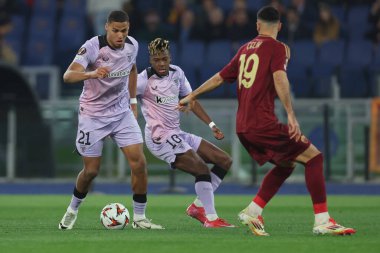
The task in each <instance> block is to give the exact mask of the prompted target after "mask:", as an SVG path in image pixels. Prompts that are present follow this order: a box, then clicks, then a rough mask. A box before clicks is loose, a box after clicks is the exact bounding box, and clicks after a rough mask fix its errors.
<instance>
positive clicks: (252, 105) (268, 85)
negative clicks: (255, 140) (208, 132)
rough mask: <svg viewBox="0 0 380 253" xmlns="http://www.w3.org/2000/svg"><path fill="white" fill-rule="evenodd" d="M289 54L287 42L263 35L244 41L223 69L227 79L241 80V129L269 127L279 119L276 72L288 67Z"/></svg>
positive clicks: (239, 86)
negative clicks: (276, 109) (277, 112)
mask: <svg viewBox="0 0 380 253" xmlns="http://www.w3.org/2000/svg"><path fill="white" fill-rule="evenodd" d="M289 58H290V50H289V47H288V46H287V45H285V44H284V43H282V42H280V41H278V40H275V39H273V38H272V37H269V36H262V35H259V36H257V37H256V38H254V39H253V40H252V41H250V42H248V43H247V44H245V45H243V46H242V47H241V48H240V49H239V51H238V52H237V53H236V55H235V56H234V58H233V59H232V60H231V61H230V62H229V63H228V64H227V65H226V66H225V67H224V68H223V69H222V70H221V71H220V72H219V74H220V76H221V77H222V78H223V79H224V80H225V81H228V82H234V81H235V80H237V83H238V88H237V89H238V101H239V107H238V112H237V116H236V132H237V133H247V132H249V131H252V130H265V128H267V127H270V126H271V125H273V124H274V123H277V121H278V120H277V117H276V116H275V113H274V99H275V97H276V96H277V93H276V90H275V87H274V81H273V73H274V72H276V71H278V70H283V71H286V65H287V62H288V60H289Z"/></svg>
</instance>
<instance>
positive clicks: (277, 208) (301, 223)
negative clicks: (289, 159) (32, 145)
mask: <svg viewBox="0 0 380 253" xmlns="http://www.w3.org/2000/svg"><path fill="white" fill-rule="evenodd" d="M192 200H193V197H192V196H190V195H149V199H148V203H149V204H148V209H147V216H148V217H149V218H151V219H153V221H154V222H156V223H160V224H162V225H164V226H165V227H166V230H161V231H158V230H133V229H132V227H131V226H130V225H128V226H127V227H126V228H125V229H124V230H119V231H111V230H105V229H104V228H103V227H102V226H101V224H100V222H99V214H100V211H101V209H102V207H103V206H104V205H106V204H107V203H109V202H121V203H124V204H125V205H126V206H127V208H128V209H129V210H130V212H131V211H132V207H131V202H132V200H131V196H123V195H89V196H88V198H87V199H86V201H85V202H84V204H83V205H82V207H81V209H80V212H79V216H78V219H77V222H76V224H75V226H74V229H73V230H70V231H60V230H58V223H59V221H60V219H61V217H62V215H63V213H64V211H65V209H66V206H67V204H68V202H69V201H70V196H69V195H67V196H63V195H0V203H1V204H0V206H1V208H0V251H1V252H2V253H15V252H29V253H33V252H36V253H37V252H38V253H44V252H49V253H50V252H52V253H53V252H57V253H59V252H62V253H63V252H64V253H73V252H80V253H87V252H91V253H101V252H131V253H139V252H144V253H150V252H153V253H168V252H176V253H186V252H189V253H194V252H205V253H214V252H215V253H216V252H218V253H221V252H228V253H230V252H231V253H234V252H239V253H243V252H250V253H261V252H276V253H277V252H280V253H287V252H289V253H293V252H308V253H310V252H318V253H321V252H333V253H334V252H345V253H349V252H355V253H358V252H359V253H370V252H376V253H378V252H380V233H379V231H380V197H379V196H330V197H329V207H330V213H331V215H332V216H333V217H334V218H335V219H336V220H337V221H338V222H341V223H342V224H344V225H346V226H352V227H354V228H356V229H357V233H356V234H355V235H353V236H315V235H313V234H312V233H311V230H312V225H313V213H312V208H311V201H310V199H309V196H284V195H280V196H276V197H275V198H274V199H273V200H272V202H271V203H270V204H269V205H268V206H267V208H266V210H265V212H264V218H265V221H266V223H265V226H266V230H267V232H269V233H270V234H271V236H270V237H254V236H253V235H252V234H250V233H248V232H247V228H246V227H244V226H242V225H240V224H239V223H238V221H237V213H238V212H239V211H240V210H241V209H242V208H243V207H245V206H246V205H247V204H248V203H249V201H250V200H251V196H250V195H217V196H216V199H215V202H216V207H217V211H218V214H219V216H220V217H222V218H225V219H227V220H228V221H230V222H231V223H233V224H235V225H238V227H237V228H225V229H205V228H203V227H202V226H201V224H200V223H199V222H197V221H196V220H193V219H191V218H189V217H187V216H186V215H185V209H186V207H187V206H188V204H189V203H190V202H191V201H192Z"/></svg>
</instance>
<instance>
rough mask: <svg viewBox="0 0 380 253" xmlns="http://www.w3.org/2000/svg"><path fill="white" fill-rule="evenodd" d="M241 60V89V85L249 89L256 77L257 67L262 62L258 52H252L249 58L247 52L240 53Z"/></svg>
mask: <svg viewBox="0 0 380 253" xmlns="http://www.w3.org/2000/svg"><path fill="white" fill-rule="evenodd" d="M239 62H240V69H239V79H238V82H239V89H240V88H241V85H243V86H244V87H245V88H247V89H249V88H251V86H252V85H253V82H254V81H255V79H256V73H257V68H258V67H259V62H260V60H259V56H258V55H257V54H251V55H249V56H248V58H247V55H246V54H242V55H240V58H239ZM251 63H252V64H251Z"/></svg>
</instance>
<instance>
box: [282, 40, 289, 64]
mask: <svg viewBox="0 0 380 253" xmlns="http://www.w3.org/2000/svg"><path fill="white" fill-rule="evenodd" d="M281 43H282V42H281ZM282 45H284V47H285V54H286V58H287V59H288V60H289V59H290V48H289V47H288V45H286V44H285V43H282Z"/></svg>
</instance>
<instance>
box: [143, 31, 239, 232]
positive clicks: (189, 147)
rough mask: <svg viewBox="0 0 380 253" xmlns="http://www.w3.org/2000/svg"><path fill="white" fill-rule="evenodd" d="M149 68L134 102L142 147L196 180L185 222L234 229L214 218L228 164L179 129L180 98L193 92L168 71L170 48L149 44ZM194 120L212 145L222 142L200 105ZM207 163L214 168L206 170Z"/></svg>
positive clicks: (172, 70) (171, 68)
mask: <svg viewBox="0 0 380 253" xmlns="http://www.w3.org/2000/svg"><path fill="white" fill-rule="evenodd" d="M149 54H150V64H151V67H149V68H147V69H146V70H144V71H143V72H141V73H140V74H139V75H138V79H137V97H138V99H139V101H140V102H141V110H142V113H143V115H144V118H145V120H146V126H145V141H146V145H147V147H148V149H149V150H150V151H151V153H152V154H153V155H155V156H156V157H157V158H159V159H161V160H163V161H166V162H167V163H168V164H170V165H171V167H172V168H178V169H180V170H182V171H184V172H187V173H189V174H191V175H193V176H194V177H195V192H196V194H197V198H196V199H195V201H194V202H193V203H192V204H191V205H190V206H189V207H188V208H187V210H186V212H187V214H188V215H189V216H191V217H193V218H195V219H197V220H199V221H200V222H201V223H202V224H203V226H204V227H211V228H217V227H233V225H231V224H229V223H227V222H226V221H225V220H223V219H221V218H219V217H218V215H217V213H216V210H215V207H214V191H215V189H216V188H217V187H218V186H219V184H220V183H221V182H222V180H223V178H224V176H225V175H226V173H227V171H228V170H229V169H230V167H231V164H232V160H231V158H230V157H229V156H228V155H227V154H226V153H225V152H224V151H222V150H221V149H219V148H218V147H216V146H214V145H213V144H211V143H210V142H208V141H206V140H204V139H202V138H201V137H199V136H196V135H193V134H190V133H186V132H184V131H182V130H181V129H180V122H179V118H180V115H179V114H180V112H179V111H178V110H176V107H177V105H178V101H179V97H183V96H186V95H187V94H189V93H190V92H191V91H192V90H191V87H190V84H189V82H188V81H187V79H186V77H185V74H184V72H183V71H182V69H181V68H179V67H178V66H175V65H170V54H169V42H168V41H167V40H164V39H161V38H157V39H155V40H153V41H152V42H151V43H150V44H149ZM193 112H194V114H195V115H196V116H197V117H198V118H200V119H201V120H202V121H203V122H205V123H206V124H208V125H209V126H210V128H211V130H212V132H213V134H214V136H215V138H217V139H222V138H223V137H224V135H223V133H222V132H221V131H220V129H219V128H218V127H217V126H216V125H215V123H214V122H212V120H211V118H210V117H209V116H208V115H207V113H206V112H205V111H204V110H203V108H202V106H201V105H200V103H198V102H197V101H195V106H193ZM206 163H211V164H213V165H214V167H213V168H212V169H211V172H210V170H209V169H208V167H207V165H206Z"/></svg>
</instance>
